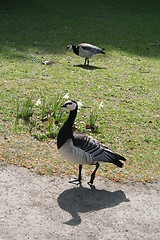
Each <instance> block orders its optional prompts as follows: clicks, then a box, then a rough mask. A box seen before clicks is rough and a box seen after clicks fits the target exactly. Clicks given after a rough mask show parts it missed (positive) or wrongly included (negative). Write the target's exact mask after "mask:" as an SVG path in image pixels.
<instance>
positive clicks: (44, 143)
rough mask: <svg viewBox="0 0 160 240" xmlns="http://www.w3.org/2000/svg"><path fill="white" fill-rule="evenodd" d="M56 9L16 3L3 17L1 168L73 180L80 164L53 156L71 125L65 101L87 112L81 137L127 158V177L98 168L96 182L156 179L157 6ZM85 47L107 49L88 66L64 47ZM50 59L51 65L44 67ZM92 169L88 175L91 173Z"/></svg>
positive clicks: (80, 121)
mask: <svg viewBox="0 0 160 240" xmlns="http://www.w3.org/2000/svg"><path fill="white" fill-rule="evenodd" d="M60 2H61V3H60ZM60 2H59V1H54V3H53V1H48V2H47V3H46V2H45V1H43V0H41V1H34V3H31V2H30V4H28V5H27V6H22V5H21V3H20V1H18V0H17V4H13V3H12V2H10V5H8V6H7V5H6V4H5V3H3V4H2V7H1V9H0V13H2V14H1V15H0V16H1V17H0V18H1V22H0V30H1V31H3V34H2V37H1V38H0V47H1V51H0V72H1V76H0V114H1V118H0V124H1V126H0V131H1V135H0V138H1V140H0V143H1V146H0V148H1V155H2V156H1V161H6V162H8V163H13V164H17V165H21V166H25V167H28V168H30V169H32V170H33V169H35V170H36V171H37V172H39V173H42V174H43V173H45V174H46V173H48V174H59V175H65V174H69V175H71V174H75V173H76V170H77V168H76V167H75V165H72V164H70V163H68V162H66V161H64V160H63V159H62V157H61V156H60V155H59V154H58V151H57V149H56V136H57V132H58V130H59V128H60V126H61V125H62V124H63V122H64V121H65V119H66V117H67V113H65V112H62V111H61V110H60V105H61V103H64V102H65V101H66V99H65V98H63V97H64V96H65V95H66V94H68V95H69V98H70V99H74V100H77V101H78V100H81V101H82V103H83V106H84V107H82V108H81V109H80V111H79V112H78V115H77V119H76V127H77V129H78V130H80V131H83V132H86V133H87V134H89V135H92V136H93V137H95V138H97V139H98V140H99V141H101V142H103V143H105V144H106V145H107V146H108V147H110V148H111V149H113V150H115V151H117V152H118V153H120V154H122V155H123V156H124V157H126V158H127V162H126V164H125V167H124V168H122V169H119V168H116V167H115V166H111V165H109V164H106V165H105V164H102V166H101V169H100V170H99V171H98V174H99V175H102V176H104V177H107V178H109V179H114V180H116V181H122V180H124V181H128V180H131V181H142V182H147V181H150V182H151V181H155V180H157V179H159V176H160V160H159V146H160V107H159V106H160V104H159V103H160V99H159V96H160V84H159V83H160V68H159V57H160V54H159V53H160V52H159V51H160V46H159V45H158V44H157V41H160V34H159V31H158V30H157V29H159V21H160V16H159V11H158V9H159V3H158V2H157V3H156V4H155V5H156V8H155V7H154V6H153V5H152V4H149V2H148V1H147V2H146V1H140V2H139V1H134V3H129V2H128V1H123V3H122V2H121V4H120V2H119V1H113V2H111V3H109V2H107V3H106V1H103V0H100V1H95V2H94V3H93V2H91V1H87V2H86V7H85V9H84V11H79V8H78V10H77V3H75V2H74V1H70V4H69V3H66V2H65V1H60ZM91 3H92V4H91ZM61 4H63V6H64V7H62V6H61ZM79 4H81V1H80V2H79ZM90 4H91V5H92V8H90ZM60 6H61V7H60ZM144 6H145V8H144ZM57 9H58V10H57ZM88 9H90V11H88ZM44 10H45V11H44ZM71 16H72V17H71ZM13 19H14V21H13ZM150 19H152V21H150ZM84 41H86V42H90V43H93V44H97V45H99V46H101V47H104V48H105V49H106V55H105V56H97V57H96V58H94V59H91V60H90V64H91V67H88V68H84V67H83V66H82V64H83V63H84V59H82V58H80V57H78V56H76V55H74V54H73V53H72V52H67V51H66V49H65V48H66V46H67V44H70V43H79V42H84ZM45 60H51V61H53V64H52V65H44V64H42V61H45ZM27 99H30V102H31V103H32V104H31V106H32V107H31V108H29V107H30V104H29V105H28V103H27ZM38 100H39V103H38V104H37V102H38ZM102 103H103V104H102ZM101 105H102V107H99V106H101ZM24 110H25V116H27V118H28V120H29V121H28V120H27V121H25V120H24V118H26V117H22V115H24V113H23V112H24ZM28 110H31V112H28ZM91 113H94V114H92V115H91ZM91 116H92V117H93V118H91ZM94 116H96V119H94ZM88 124H89V125H91V124H92V125H95V126H96V130H97V131H91V128H90V127H89V128H86V126H87V125H88ZM91 169H92V167H86V170H87V172H88V173H90V171H91Z"/></svg>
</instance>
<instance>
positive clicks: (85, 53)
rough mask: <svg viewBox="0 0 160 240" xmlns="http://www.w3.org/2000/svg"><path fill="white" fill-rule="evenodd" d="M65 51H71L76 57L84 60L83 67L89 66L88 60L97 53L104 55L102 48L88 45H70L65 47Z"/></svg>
mask: <svg viewBox="0 0 160 240" xmlns="http://www.w3.org/2000/svg"><path fill="white" fill-rule="evenodd" d="M67 49H73V52H74V53H75V54H76V55H78V56H80V57H83V58H85V62H84V65H86V64H88V65H89V59H90V58H91V57H92V56H94V55H96V54H98V53H102V54H105V52H104V51H103V50H104V48H100V47H97V46H94V45H92V44H89V43H80V44H79V45H77V46H75V45H72V44H70V45H68V46H67Z"/></svg>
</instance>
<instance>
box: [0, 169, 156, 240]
mask: <svg viewBox="0 0 160 240" xmlns="http://www.w3.org/2000/svg"><path fill="white" fill-rule="evenodd" d="M88 179H89V177H84V179H83V185H82V187H77V186H74V185H72V184H69V183H68V180H69V179H68V178H67V177H66V178H63V179H62V178H58V177H48V176H40V175H37V174H36V173H31V172H29V171H28V170H27V169H25V168H20V167H16V166H13V165H8V166H1V167H0V240H8V239H9V240H26V239H30V240H32V239H33V240H47V239H53V240H56V239H60V240H72V239H74V240H75V239H76V240H82V239H83V240H99V239H103V240H106V239H115V240H117V239H122V240H123V239H129V240H132V239H133V240H136V239H147V240H151V239H152V240H156V239H157V240H158V239H160V183H157V184H152V185H147V186H144V185H142V184H136V185H134V186H132V185H129V184H122V183H113V182H111V181H109V180H107V179H101V178H98V177H97V178H96V179H95V187H96V188H94V187H93V188H92V189H91V188H90V187H89V186H88V185H87V180H88Z"/></svg>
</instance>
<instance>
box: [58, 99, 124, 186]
mask: <svg viewBox="0 0 160 240" xmlns="http://www.w3.org/2000/svg"><path fill="white" fill-rule="evenodd" d="M62 107H64V108H67V109H69V110H70V114H69V117H68V119H67V120H66V122H65V123H64V125H63V126H62V127H61V129H60V131H59V133H58V137H57V148H58V150H59V152H60V153H61V154H62V156H63V157H64V158H65V159H67V160H69V161H71V162H73V163H77V164H79V176H78V179H76V180H72V181H70V182H72V183H75V184H81V171H82V165H83V164H89V165H95V166H96V167H95V170H94V171H93V173H92V175H91V178H90V181H89V182H88V184H89V185H92V184H93V181H94V178H95V173H96V171H97V169H98V168H99V163H100V162H109V163H113V164H115V165H117V166H118V167H120V168H121V167H122V166H123V163H122V162H121V161H120V160H122V161H126V159H125V158H124V157H122V156H120V155H119V154H117V153H115V152H113V151H111V150H110V149H108V148H107V147H106V146H104V145H102V144H101V143H99V142H98V141H97V140H95V139H94V138H92V137H90V136H87V135H85V134H80V133H79V134H78V133H73V130H72V126H73V123H74V121H75V118H76V115H77V110H78V104H77V102H75V101H73V100H71V101H70V100H68V101H67V102H66V103H65V104H64V105H63V106H62Z"/></svg>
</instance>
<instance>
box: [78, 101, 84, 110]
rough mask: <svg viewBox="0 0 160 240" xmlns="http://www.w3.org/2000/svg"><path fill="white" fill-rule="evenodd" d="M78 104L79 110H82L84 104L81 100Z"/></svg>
mask: <svg viewBox="0 0 160 240" xmlns="http://www.w3.org/2000/svg"><path fill="white" fill-rule="evenodd" d="M77 104H78V109H80V108H81V107H82V106H83V103H82V101H81V100H79V101H78V102H77Z"/></svg>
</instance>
